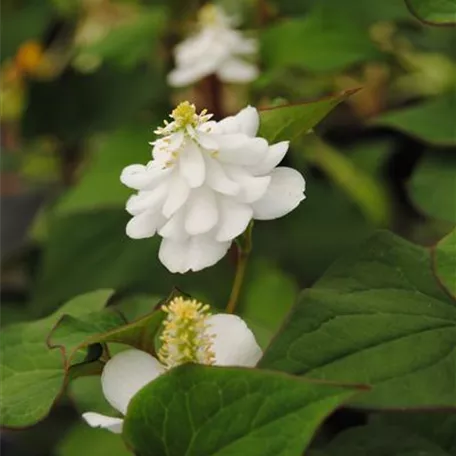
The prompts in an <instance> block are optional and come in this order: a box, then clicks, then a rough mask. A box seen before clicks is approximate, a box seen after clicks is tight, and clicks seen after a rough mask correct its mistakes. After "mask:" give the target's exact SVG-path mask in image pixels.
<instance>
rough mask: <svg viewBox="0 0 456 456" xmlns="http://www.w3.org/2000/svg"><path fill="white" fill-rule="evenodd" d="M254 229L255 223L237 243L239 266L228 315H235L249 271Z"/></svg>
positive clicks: (227, 308)
mask: <svg viewBox="0 0 456 456" xmlns="http://www.w3.org/2000/svg"><path fill="white" fill-rule="evenodd" d="M252 228H253V223H250V225H249V226H248V227H247V229H246V230H245V232H244V234H243V235H242V237H241V238H240V239H239V240H238V241H236V246H237V254H238V255H237V264H236V274H235V276H234V282H233V287H232V288H231V295H230V299H229V300H228V304H227V306H226V312H227V313H230V314H231V313H234V311H235V309H236V306H237V303H238V300H239V295H240V293H241V288H242V284H243V282H244V277H245V271H246V269H247V263H248V260H249V256H250V252H251V250H252Z"/></svg>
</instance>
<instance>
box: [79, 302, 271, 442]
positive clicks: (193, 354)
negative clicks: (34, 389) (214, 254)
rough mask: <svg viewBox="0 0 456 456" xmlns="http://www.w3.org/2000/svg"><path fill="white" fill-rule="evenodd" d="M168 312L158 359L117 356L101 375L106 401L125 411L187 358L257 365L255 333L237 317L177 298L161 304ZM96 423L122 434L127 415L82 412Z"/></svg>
mask: <svg viewBox="0 0 456 456" xmlns="http://www.w3.org/2000/svg"><path fill="white" fill-rule="evenodd" d="M163 310H164V311H165V312H166V313H167V316H166V319H165V320H164V323H163V326H164V329H163V332H162V335H161V342H162V346H161V347H160V350H159V352H158V358H159V359H157V358H155V357H154V356H152V355H150V354H149V353H146V352H144V351H141V350H135V349H131V350H126V351H124V352H121V353H118V354H117V355H115V356H113V357H112V358H111V359H110V360H109V361H108V362H107V363H106V365H105V367H104V369H103V373H102V376H101V384H102V388H103V394H104V396H105V397H106V400H107V401H108V402H109V403H110V404H111V405H112V406H113V407H114V408H115V409H116V410H118V411H119V412H120V413H121V414H122V415H125V414H126V413H127V408H128V404H129V402H130V400H131V399H132V397H133V396H134V395H135V394H136V393H137V392H138V391H139V390H140V389H141V388H143V387H144V386H145V385H147V384H148V383H150V382H151V381H153V380H154V379H156V378H157V377H158V376H160V375H161V374H163V373H164V372H166V370H167V369H171V368H173V367H176V366H179V365H181V364H185V363H188V362H193V363H198V364H205V365H215V366H244V367H253V366H255V365H256V364H257V363H258V361H259V359H260V358H261V356H262V351H261V348H260V347H259V345H258V344H257V342H256V340H255V336H254V335H253V333H252V331H251V330H250V329H249V328H248V327H247V325H246V324H245V322H244V321H243V320H242V319H241V318H240V317H238V316H236V315H230V314H216V315H211V314H210V312H209V306H206V305H203V304H201V303H199V302H197V301H195V300H190V299H184V298H181V297H178V298H174V299H173V300H172V301H171V302H170V303H169V304H168V305H166V306H164V307H163ZM83 418H84V419H85V420H86V421H87V423H88V424H89V425H90V426H92V427H102V428H105V429H108V430H110V431H112V432H115V433H120V432H122V425H123V418H117V417H110V416H105V415H101V414H99V413H95V412H87V413H84V414H83Z"/></svg>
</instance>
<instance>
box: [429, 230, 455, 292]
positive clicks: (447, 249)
mask: <svg viewBox="0 0 456 456" xmlns="http://www.w3.org/2000/svg"><path fill="white" fill-rule="evenodd" d="M432 254H433V258H432V259H433V266H434V272H435V275H436V276H437V278H438V280H439V282H440V283H441V284H442V286H443V287H444V288H445V290H447V291H448V293H450V294H451V295H452V296H453V297H455V298H456V229H454V230H453V231H452V232H451V233H450V234H448V235H447V236H445V237H444V238H443V239H442V240H441V241H440V242H439V243H438V244H437V245H436V247H435V248H434V249H433V252H432Z"/></svg>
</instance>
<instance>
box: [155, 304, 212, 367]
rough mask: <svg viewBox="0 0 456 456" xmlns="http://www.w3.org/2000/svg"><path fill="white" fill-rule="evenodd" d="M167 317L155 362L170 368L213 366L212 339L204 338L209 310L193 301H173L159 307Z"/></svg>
mask: <svg viewBox="0 0 456 456" xmlns="http://www.w3.org/2000/svg"><path fill="white" fill-rule="evenodd" d="M162 310H163V311H164V312H166V313H167V317H166V319H165V320H164V321H163V326H164V329H163V332H162V335H161V336H160V340H161V341H162V346H161V348H160V350H159V352H158V358H159V359H160V361H161V362H162V363H163V364H164V365H165V366H166V367H167V368H172V367H175V366H179V365H181V364H184V363H198V364H208V365H210V364H213V363H214V360H215V355H214V352H213V351H212V339H213V336H211V335H209V334H207V327H208V325H207V318H208V317H209V316H210V312H209V306H208V305H204V304H202V303H201V302H198V301H196V300H194V299H184V298H182V297H178V298H174V299H173V300H172V301H171V302H170V303H169V304H168V305H164V306H162Z"/></svg>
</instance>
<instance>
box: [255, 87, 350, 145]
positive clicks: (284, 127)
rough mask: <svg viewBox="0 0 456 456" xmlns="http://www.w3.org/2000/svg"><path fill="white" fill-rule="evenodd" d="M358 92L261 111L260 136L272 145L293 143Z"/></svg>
mask: <svg viewBox="0 0 456 456" xmlns="http://www.w3.org/2000/svg"><path fill="white" fill-rule="evenodd" d="M357 90H358V89H353V90H346V91H344V92H341V93H339V94H337V95H333V96H330V97H327V98H323V99H321V100H317V101H314V102H309V103H302V104H296V105H284V106H278V107H274V108H270V109H264V110H261V111H260V122H261V124H260V131H259V134H258V135H259V136H261V137H263V138H266V139H267V140H268V141H269V142H270V143H273V142H277V141H287V140H288V141H292V140H293V139H295V138H296V137H297V136H299V135H302V134H305V133H307V132H308V131H309V130H310V129H311V128H313V127H314V126H315V125H316V124H317V123H318V122H320V120H321V119H322V118H323V117H325V116H326V114H328V113H329V112H330V111H331V110H332V109H334V108H335V107H336V106H337V105H338V104H339V103H340V102H341V101H343V100H345V99H346V98H348V97H349V96H350V95H352V94H354V93H355V92H356V91H357Z"/></svg>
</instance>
